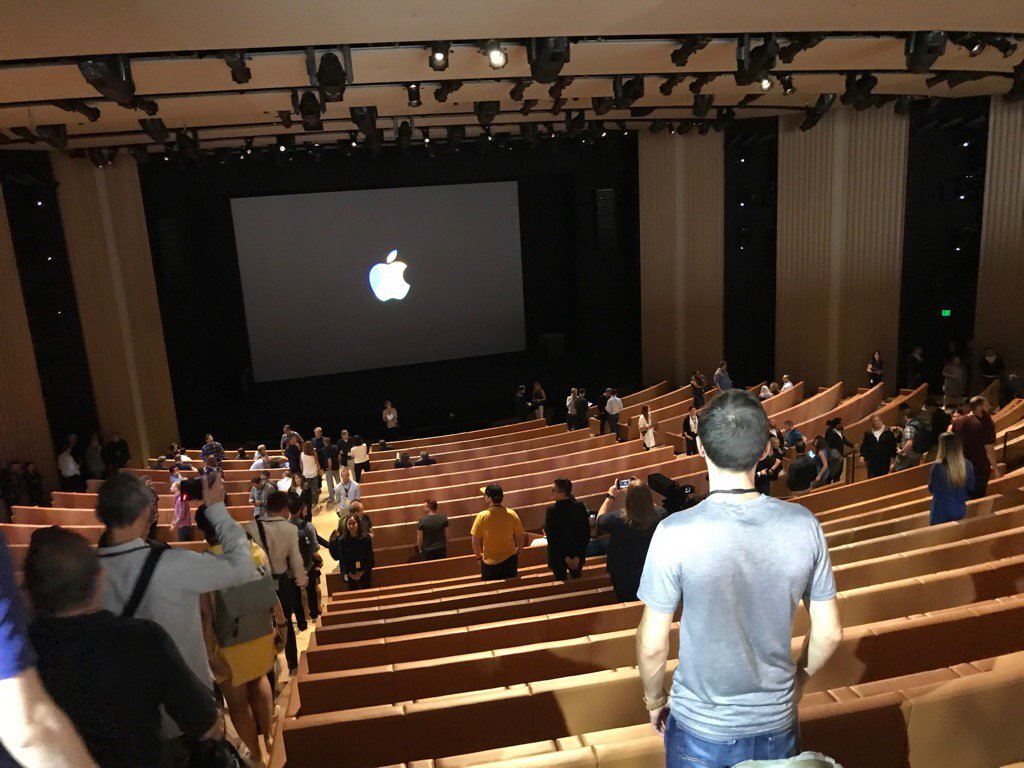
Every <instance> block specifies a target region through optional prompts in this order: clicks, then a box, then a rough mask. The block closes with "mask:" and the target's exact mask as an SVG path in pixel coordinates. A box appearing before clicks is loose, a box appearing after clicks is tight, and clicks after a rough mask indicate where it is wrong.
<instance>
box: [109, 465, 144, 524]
mask: <svg viewBox="0 0 1024 768" xmlns="http://www.w3.org/2000/svg"><path fill="white" fill-rule="evenodd" d="M152 503H153V496H152V494H151V493H150V492H149V488H147V487H146V484H145V483H143V482H142V480H141V479H139V478H138V477H136V476H135V475H129V474H128V473H127V472H118V473H117V474H116V475H114V476H113V477H111V478H110V479H109V480H107V481H105V482H104V483H103V485H101V486H100V492H99V496H98V498H97V500H96V517H97V518H99V521H100V522H101V523H103V524H104V525H105V526H107V528H127V527H128V526H129V525H131V524H132V523H134V522H135V521H136V520H138V519H139V516H140V515H143V514H145V515H147V516H148V515H149V513H150V504H152Z"/></svg>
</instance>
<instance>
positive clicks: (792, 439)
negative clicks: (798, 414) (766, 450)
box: [782, 419, 806, 448]
mask: <svg viewBox="0 0 1024 768" xmlns="http://www.w3.org/2000/svg"><path fill="white" fill-rule="evenodd" d="M782 435H783V437H784V438H785V440H786V447H787V448H792V447H793V446H794V445H796V444H797V443H803V442H806V441H805V440H804V434H803V432H801V431H800V430H799V429H796V428H794V427H793V422H792V421H789V420H788V419H787V420H786V421H785V422H784V423H783V424H782Z"/></svg>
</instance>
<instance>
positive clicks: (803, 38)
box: [779, 32, 825, 64]
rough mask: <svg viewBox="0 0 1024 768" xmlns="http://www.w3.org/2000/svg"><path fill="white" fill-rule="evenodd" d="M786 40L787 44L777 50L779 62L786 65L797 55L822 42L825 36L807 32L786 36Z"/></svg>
mask: <svg viewBox="0 0 1024 768" xmlns="http://www.w3.org/2000/svg"><path fill="white" fill-rule="evenodd" d="M786 39H787V40H789V42H788V43H786V44H785V45H784V46H782V48H780V49H779V60H780V61H782V62H784V63H786V64H792V63H793V59H794V58H796V55H797V54H798V53H800V52H801V51H807V50H810V49H811V48H813V47H814V46H816V45H817V44H818V43H820V42H821V41H822V40H824V39H825V35H821V34H817V33H810V32H808V33H805V34H800V35H787V36H786Z"/></svg>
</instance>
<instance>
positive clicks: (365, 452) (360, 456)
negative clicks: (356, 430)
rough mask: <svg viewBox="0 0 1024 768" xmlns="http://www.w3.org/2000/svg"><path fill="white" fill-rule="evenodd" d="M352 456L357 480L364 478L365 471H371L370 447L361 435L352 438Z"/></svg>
mask: <svg viewBox="0 0 1024 768" xmlns="http://www.w3.org/2000/svg"><path fill="white" fill-rule="evenodd" d="M349 455H350V456H351V457H352V469H353V471H354V472H355V476H356V482H357V483H358V482H360V481H361V480H362V478H363V472H369V471H370V447H369V446H368V445H367V444H366V441H365V440H363V438H362V437H361V436H360V435H356V436H355V437H354V438H352V448H351V450H350V452H349Z"/></svg>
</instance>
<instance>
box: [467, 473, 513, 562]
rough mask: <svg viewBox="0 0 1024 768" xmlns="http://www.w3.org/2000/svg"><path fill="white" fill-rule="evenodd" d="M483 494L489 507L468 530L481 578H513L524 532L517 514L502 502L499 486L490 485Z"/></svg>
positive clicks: (503, 495)
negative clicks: (478, 562) (478, 563)
mask: <svg viewBox="0 0 1024 768" xmlns="http://www.w3.org/2000/svg"><path fill="white" fill-rule="evenodd" d="M484 495H485V496H486V497H487V499H488V501H489V502H490V506H489V507H488V508H487V509H485V510H484V511H483V512H481V513H480V514H478V515H477V516H476V520H474V521H473V528H472V530H471V531H470V534H471V535H472V536H473V554H474V555H476V558H477V560H479V561H480V575H481V576H482V577H483V579H484V581H492V580H495V579H511V578H514V577H515V576H516V574H518V572H519V553H520V552H522V551H523V543H524V540H525V538H526V532H525V531H524V530H523V524H522V522H520V520H519V515H517V514H516V513H515V511H514V510H511V509H509V508H508V507H506V506H504V505H503V504H502V503H501V502H502V499H504V498H505V492H504V491H502V490H501V486H500V485H497V484H495V483H491V484H490V485H488V486H487V487H486V488H484Z"/></svg>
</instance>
